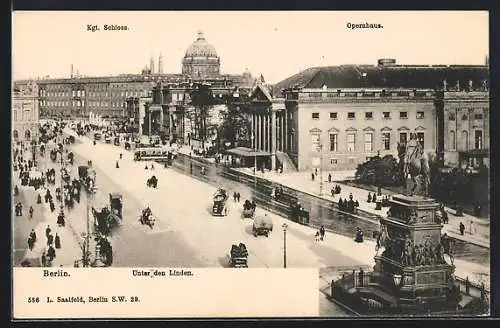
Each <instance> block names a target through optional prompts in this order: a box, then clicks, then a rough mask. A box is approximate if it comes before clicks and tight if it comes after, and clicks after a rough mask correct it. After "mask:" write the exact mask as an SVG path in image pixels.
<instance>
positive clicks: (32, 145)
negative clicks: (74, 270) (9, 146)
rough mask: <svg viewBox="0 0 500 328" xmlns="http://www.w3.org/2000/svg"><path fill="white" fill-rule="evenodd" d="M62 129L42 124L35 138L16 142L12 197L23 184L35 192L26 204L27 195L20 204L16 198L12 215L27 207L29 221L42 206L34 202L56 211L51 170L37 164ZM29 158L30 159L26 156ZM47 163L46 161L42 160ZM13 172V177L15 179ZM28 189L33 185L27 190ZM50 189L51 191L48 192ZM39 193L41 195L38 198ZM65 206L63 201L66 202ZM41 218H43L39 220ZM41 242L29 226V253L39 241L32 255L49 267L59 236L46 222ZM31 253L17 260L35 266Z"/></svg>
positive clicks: (61, 217) (61, 221)
mask: <svg viewBox="0 0 500 328" xmlns="http://www.w3.org/2000/svg"><path fill="white" fill-rule="evenodd" d="M60 131H62V129H61V126H60V125H58V124H57V125H55V126H53V125H50V124H44V125H42V126H40V128H39V132H40V133H39V135H40V136H39V138H38V139H35V140H31V141H18V142H17V143H16V147H15V149H14V154H13V155H14V157H13V158H14V160H13V169H14V172H18V176H17V179H18V184H15V186H14V196H15V197H18V196H20V188H19V185H20V186H22V187H25V188H26V189H25V190H26V192H33V191H34V192H35V199H36V205H35V204H29V200H28V199H29V197H23V198H24V204H23V202H21V201H17V202H16V205H15V215H16V217H22V216H23V207H26V208H28V214H29V216H28V219H29V220H32V219H33V216H34V214H35V212H38V214H39V215H41V216H42V215H44V214H43V209H42V208H41V207H37V205H43V203H48V204H49V206H50V210H51V212H54V211H55V210H56V204H55V203H54V199H53V193H55V194H56V195H57V198H58V200H59V201H62V199H63V194H62V193H61V191H60V188H59V187H57V189H58V192H57V191H56V190H55V185H56V180H55V172H56V171H55V169H54V168H47V169H46V170H41V169H40V168H39V167H40V166H43V165H45V164H43V161H45V150H46V145H47V144H49V143H54V144H56V140H57V136H58V135H60ZM26 157H29V158H30V159H27V158H26ZM46 163H48V161H46ZM15 175H16V174H14V179H15ZM30 188H33V189H32V190H30ZM51 189H52V192H51ZM42 195H43V197H42ZM66 205H67V204H66ZM42 220H43V219H42ZM57 223H58V226H59V227H62V226H64V225H65V221H64V215H63V214H59V217H58V220H57ZM33 224H40V223H38V222H33ZM45 237H46V240H45V241H41V240H40V237H39V236H37V234H36V232H35V229H34V228H32V229H31V231H30V232H29V235H28V238H27V244H28V249H27V251H29V252H34V251H36V248H37V247H36V245H37V244H40V245H41V246H40V247H39V249H40V251H41V254H33V255H35V257H37V258H38V257H39V260H40V262H41V265H42V266H52V265H53V261H54V259H55V258H56V250H59V249H61V235H60V234H59V233H58V232H57V231H53V230H52V228H51V227H50V225H47V228H46V229H45ZM30 256H31V255H30V254H26V255H25V258H24V260H23V261H22V262H21V265H22V266H33V265H36V264H34V263H32V262H30V261H29V258H31V257H32V256H31V257H30Z"/></svg>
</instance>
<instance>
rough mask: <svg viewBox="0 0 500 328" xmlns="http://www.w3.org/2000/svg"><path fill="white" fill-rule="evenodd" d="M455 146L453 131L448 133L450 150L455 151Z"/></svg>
mask: <svg viewBox="0 0 500 328" xmlns="http://www.w3.org/2000/svg"><path fill="white" fill-rule="evenodd" d="M456 144H457V143H456V135H455V131H450V149H456Z"/></svg>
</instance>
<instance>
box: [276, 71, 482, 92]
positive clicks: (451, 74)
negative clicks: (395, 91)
mask: <svg viewBox="0 0 500 328" xmlns="http://www.w3.org/2000/svg"><path fill="white" fill-rule="evenodd" d="M444 80H446V81H447V83H448V85H449V86H450V87H453V86H455V85H456V83H457V81H460V85H461V86H463V87H466V86H468V85H469V81H470V80H472V81H473V84H474V86H477V87H479V86H481V85H482V83H483V81H484V80H489V69H488V67H487V66H472V65H470V66H469V65H448V66H446V65H433V66H430V65H429V66H416V65H405V66H403V65H394V66H367V65H343V66H327V67H312V68H308V69H306V70H304V71H302V72H299V73H297V74H295V75H292V76H290V77H288V78H286V79H284V80H283V81H281V82H278V83H277V84H276V85H275V87H274V90H276V91H277V92H280V91H281V90H282V89H287V88H292V87H295V86H296V87H300V88H322V87H324V86H326V87H328V88H417V89H436V88H438V87H439V86H442V84H443V81H444Z"/></svg>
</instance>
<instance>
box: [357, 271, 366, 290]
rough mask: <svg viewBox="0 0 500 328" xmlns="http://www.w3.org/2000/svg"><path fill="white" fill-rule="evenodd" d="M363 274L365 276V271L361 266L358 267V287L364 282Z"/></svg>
mask: <svg viewBox="0 0 500 328" xmlns="http://www.w3.org/2000/svg"><path fill="white" fill-rule="evenodd" d="M364 276H365V272H364V271H363V268H360V269H359V272H358V279H359V286H360V287H363V284H364Z"/></svg>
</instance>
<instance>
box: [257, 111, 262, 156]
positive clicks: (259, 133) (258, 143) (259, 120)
mask: <svg viewBox="0 0 500 328" xmlns="http://www.w3.org/2000/svg"><path fill="white" fill-rule="evenodd" d="M261 128H262V122H261V117H260V114H257V149H259V150H260V147H261V145H262V142H261V139H262V138H261V137H262V135H261V132H262V129H261Z"/></svg>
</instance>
